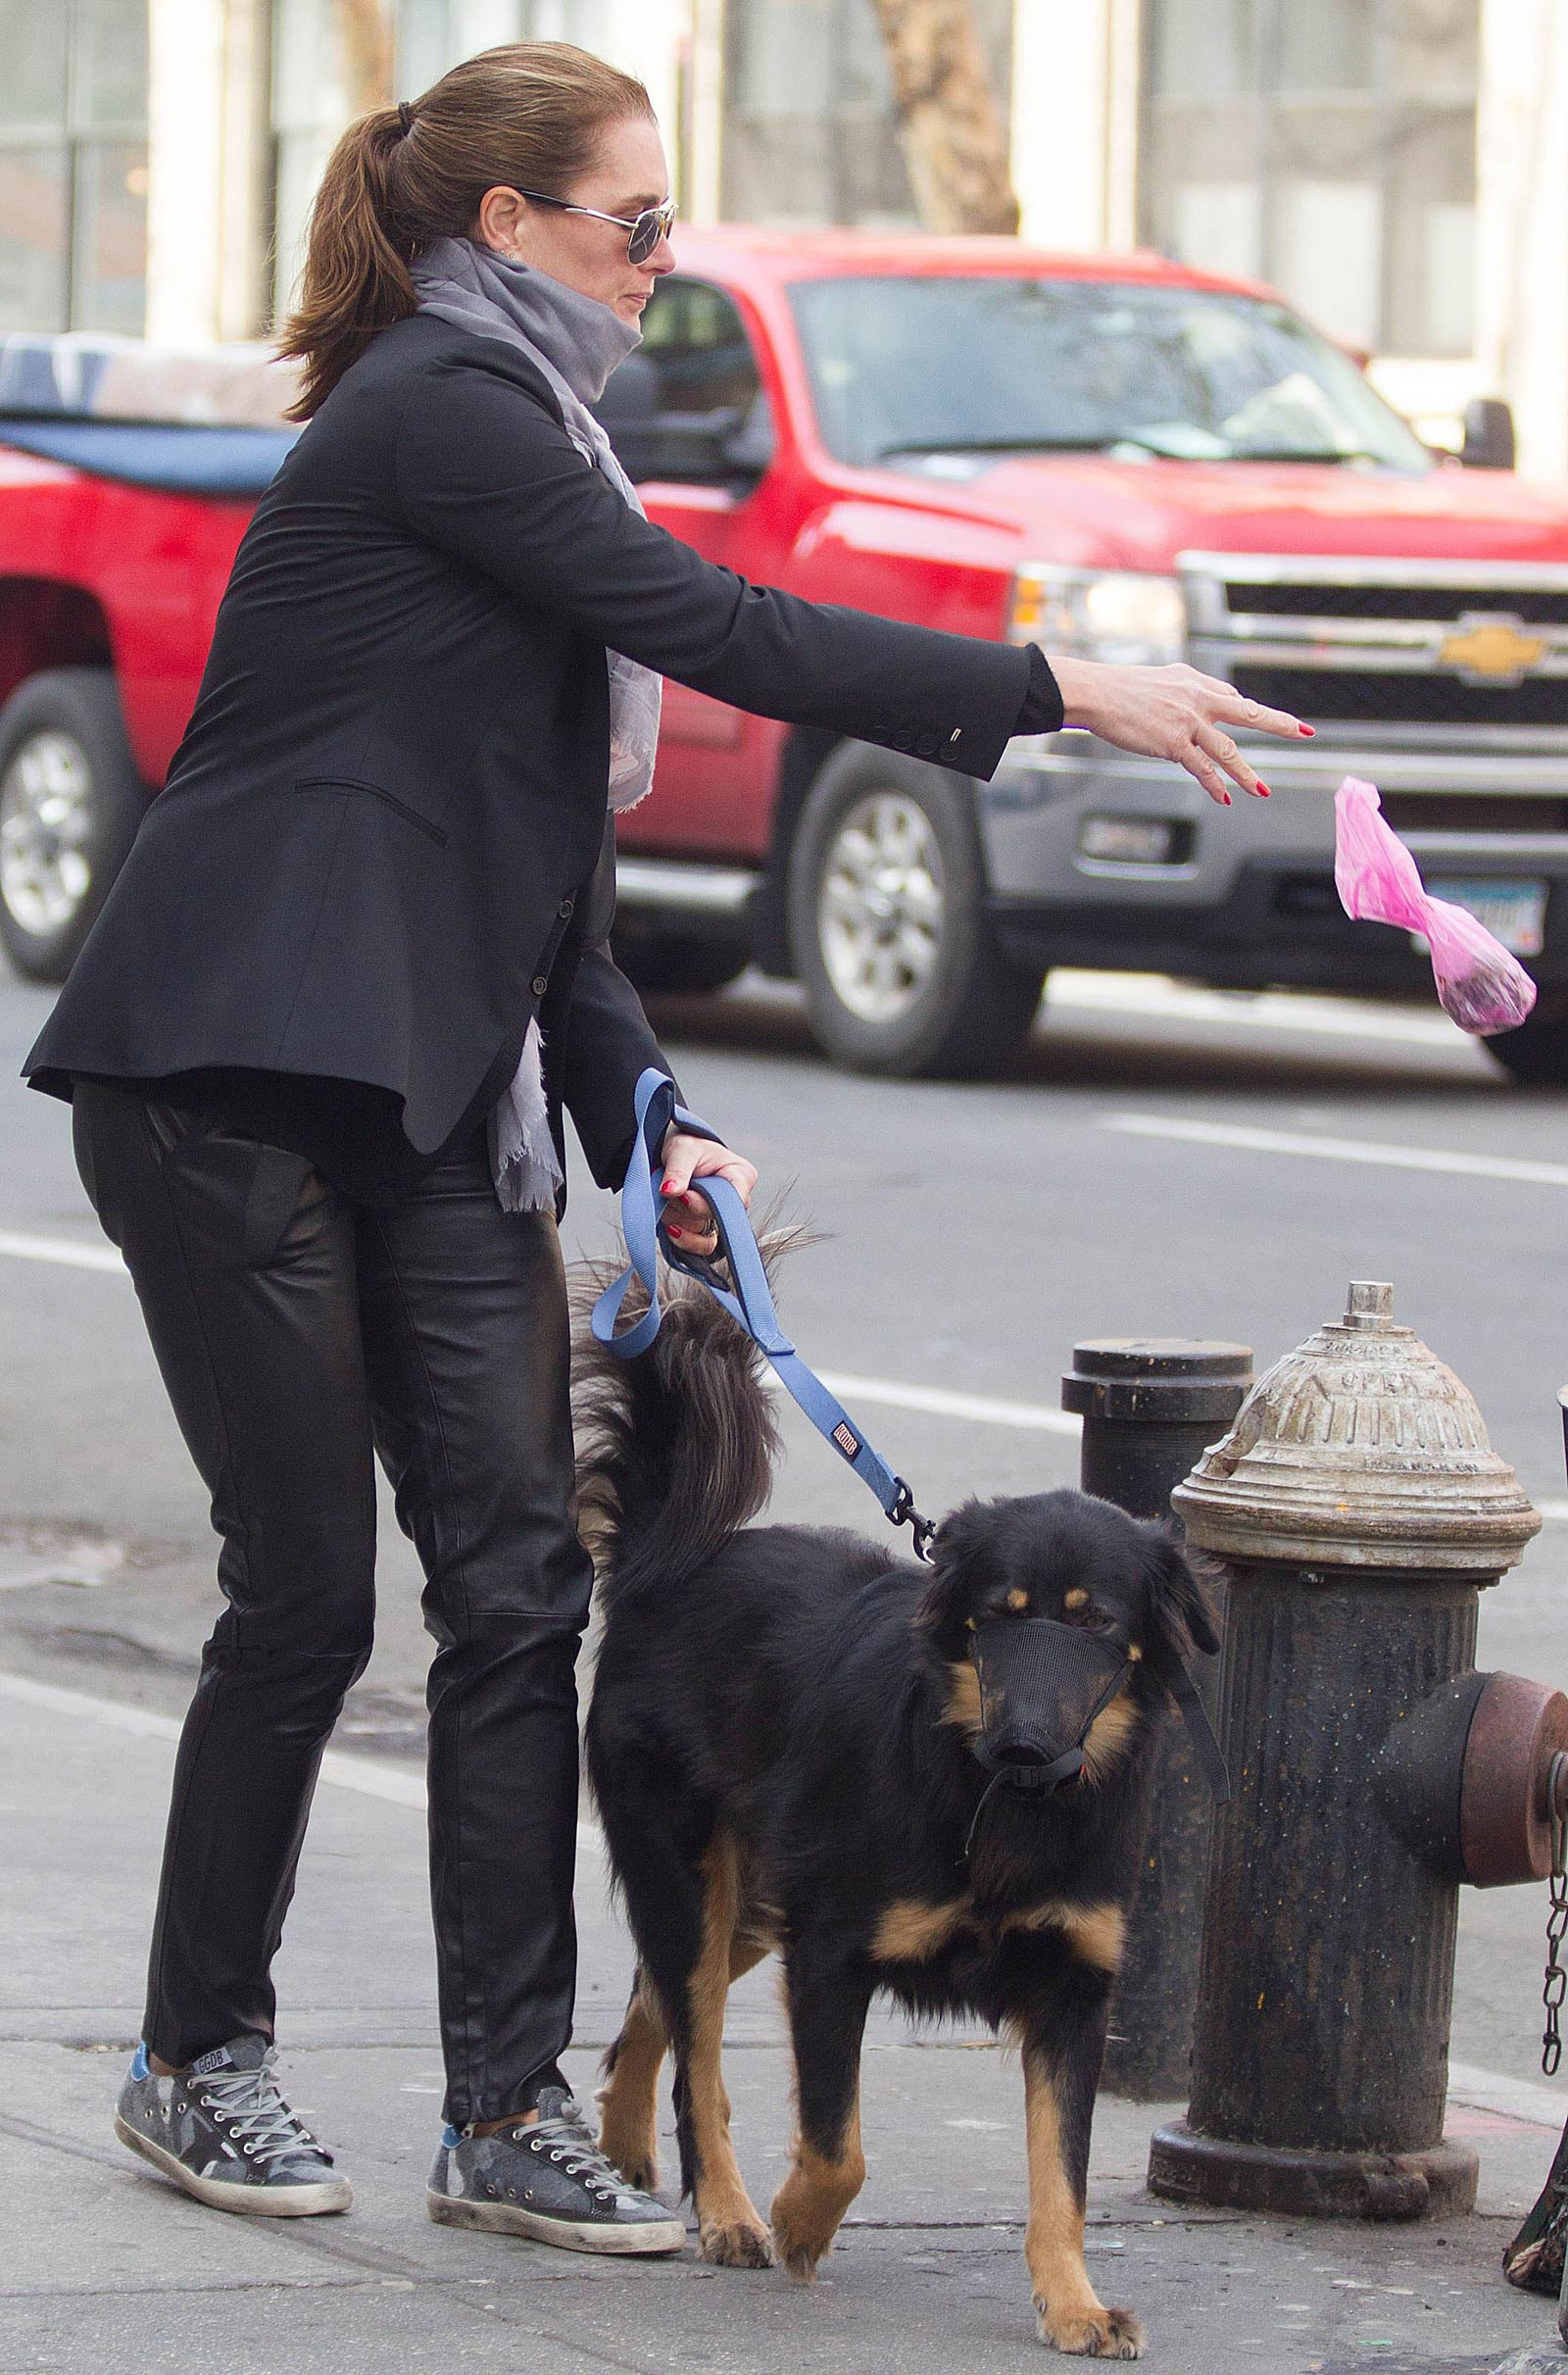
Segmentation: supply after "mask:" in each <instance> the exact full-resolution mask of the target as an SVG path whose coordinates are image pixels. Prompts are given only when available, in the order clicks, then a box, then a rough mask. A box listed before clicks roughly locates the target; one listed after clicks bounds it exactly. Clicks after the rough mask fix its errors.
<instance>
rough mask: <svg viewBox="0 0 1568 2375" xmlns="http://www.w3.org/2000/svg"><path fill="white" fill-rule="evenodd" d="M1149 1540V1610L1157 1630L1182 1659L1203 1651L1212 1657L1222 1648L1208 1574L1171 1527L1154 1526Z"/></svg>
mask: <svg viewBox="0 0 1568 2375" xmlns="http://www.w3.org/2000/svg"><path fill="white" fill-rule="evenodd" d="M1146 1539H1147V1541H1148V1544H1149V1606H1150V1612H1151V1614H1152V1617H1153V1620H1154V1623H1155V1626H1156V1628H1157V1629H1158V1631H1159V1632H1160V1634H1161V1635H1162V1636H1163V1638H1164V1639H1165V1641H1166V1642H1167V1643H1168V1644H1169V1645H1170V1647H1171V1648H1172V1649H1173V1650H1174V1651H1175V1652H1176V1655H1177V1656H1178V1657H1179V1658H1184V1657H1185V1656H1186V1655H1187V1652H1188V1651H1189V1650H1190V1649H1200V1650H1203V1651H1205V1652H1206V1653H1207V1654H1208V1655H1209V1656H1210V1657H1212V1656H1213V1654H1214V1652H1215V1651H1216V1650H1217V1649H1218V1648H1219V1635H1218V1633H1217V1632H1216V1631H1215V1629H1214V1614H1213V1608H1212V1605H1211V1602H1210V1600H1209V1596H1208V1592H1207V1590H1206V1589H1205V1584H1206V1572H1205V1570H1204V1569H1203V1567H1202V1566H1201V1562H1200V1561H1199V1560H1198V1559H1196V1558H1195V1557H1194V1555H1193V1553H1192V1552H1191V1551H1189V1550H1187V1549H1186V1547H1185V1546H1184V1545H1183V1543H1182V1542H1181V1541H1180V1540H1179V1538H1178V1537H1177V1536H1176V1535H1175V1534H1174V1533H1173V1532H1172V1531H1171V1529H1170V1528H1169V1527H1168V1526H1163V1525H1152V1526H1150V1527H1149V1529H1148V1532H1147V1536H1146Z"/></svg>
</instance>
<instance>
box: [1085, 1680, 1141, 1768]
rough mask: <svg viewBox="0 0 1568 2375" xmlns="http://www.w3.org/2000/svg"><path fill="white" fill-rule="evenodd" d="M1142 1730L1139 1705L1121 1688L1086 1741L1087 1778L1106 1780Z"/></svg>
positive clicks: (1097, 1720) (1092, 1725)
mask: <svg viewBox="0 0 1568 2375" xmlns="http://www.w3.org/2000/svg"><path fill="white" fill-rule="evenodd" d="M1137 1730H1138V1708H1137V1706H1136V1705H1135V1703H1134V1702H1133V1701H1132V1700H1131V1699H1129V1698H1128V1697H1127V1694H1126V1693H1125V1692H1124V1691H1123V1692H1119V1693H1118V1694H1117V1696H1116V1697H1115V1698H1114V1699H1113V1700H1112V1701H1111V1703H1110V1705H1109V1707H1106V1708H1104V1709H1103V1712H1102V1713H1101V1714H1099V1715H1097V1716H1096V1717H1095V1720H1094V1722H1093V1723H1092V1724H1091V1725H1090V1727H1089V1737H1088V1739H1087V1740H1086V1741H1085V1742H1084V1779H1085V1780H1086V1781H1104V1780H1106V1779H1107V1778H1108V1777H1109V1775H1110V1774H1111V1773H1113V1772H1114V1771H1115V1769H1116V1766H1117V1765H1118V1763H1119V1762H1120V1761H1121V1758H1122V1757H1123V1756H1124V1755H1125V1753H1126V1751H1127V1749H1128V1748H1129V1747H1130V1745H1131V1743H1132V1740H1133V1737H1134V1735H1135V1734H1136V1732H1137Z"/></svg>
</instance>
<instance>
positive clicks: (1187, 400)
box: [790, 274, 1432, 471]
mask: <svg viewBox="0 0 1568 2375" xmlns="http://www.w3.org/2000/svg"><path fill="white" fill-rule="evenodd" d="M790 300H791V303H792V306H793V308H794V313H795V319H796V322H797V325H798V327H799V330H800V335H801V343H802V346H803V347H804V349H805V353H806V363H807V369H808V371H809V374H810V380H811V388H812V393H813V395H814V398H815V402H816V412H817V419H818V422H819V424H820V426H821V431H822V435H823V438H824V439H825V441H826V443H827V446H828V449H829V451H830V452H832V453H833V454H836V455H837V457H838V458H839V460H840V461H841V462H848V463H851V464H855V465H857V466H858V467H860V468H865V467H866V466H868V465H870V464H873V463H878V462H893V463H908V464H909V465H911V466H915V467H919V466H924V467H926V468H929V467H931V465H932V464H933V463H937V464H939V465H940V462H941V459H942V457H944V456H949V455H954V456H958V455H969V456H973V457H979V456H981V455H985V454H994V455H1001V454H1020V453H1106V454H1113V455H1120V456H1125V457H1126V458H1127V459H1129V460H1133V459H1138V458H1147V457H1148V456H1150V455H1155V454H1157V455H1161V456H1168V457H1170V458H1172V459H1174V460H1178V461H1183V462H1248V461H1250V462H1317V463H1351V462H1358V463H1374V464H1377V465H1379V466H1381V467H1382V468H1383V469H1385V470H1406V471H1420V470H1429V469H1430V468H1431V467H1432V457H1431V456H1430V454H1429V453H1428V452H1427V449H1426V448H1425V446H1423V445H1422V444H1421V443H1420V442H1419V440H1418V439H1417V438H1416V437H1415V435H1414V433H1413V432H1412V431H1411V430H1410V429H1408V428H1407V427H1406V426H1405V424H1404V422H1403V421H1401V420H1400V419H1399V417H1398V415H1397V413H1394V412H1392V411H1391V410H1390V408H1389V407H1388V405H1386V404H1385V403H1384V402H1383V399H1382V398H1381V397H1380V396H1379V395H1378V394H1377V393H1376V391H1375V390H1374V389H1373V388H1372V387H1371V386H1370V385H1369V384H1368V382H1367V381H1366V380H1365V379H1364V378H1363V376H1362V374H1361V372H1360V371H1358V370H1357V369H1356V367H1355V365H1354V364H1353V363H1352V362H1351V361H1350V359H1349V357H1348V355H1344V354H1342V353H1341V352H1340V350H1339V348H1338V347H1336V346H1333V345H1331V344H1330V343H1329V341H1328V340H1327V339H1326V338H1323V337H1321V336H1319V334H1318V333H1317V332H1316V331H1315V330H1313V329H1310V328H1308V326H1307V324H1306V323H1305V322H1301V321H1299V319H1298V318H1297V316H1296V315H1295V314H1293V313H1291V312H1290V311H1289V310H1288V308H1287V307H1285V306H1283V305H1279V304H1276V303H1271V302H1269V301H1267V300H1264V299H1259V298H1256V297H1243V296H1233V295H1230V294H1228V293H1226V292H1225V291H1223V290H1212V289H1190V288H1171V287H1160V286H1156V285H1152V284H1149V283H1139V282H1126V281H1111V280H1072V279H1055V280H1052V279H1018V280H1013V279H1003V278H1000V277H999V278H995V279H993V278H990V277H985V278H981V277H978V276H976V277H974V278H968V279H966V278H961V277H958V276H956V275H953V276H937V275H934V274H933V275H931V276H929V277H926V276H921V277H912V276H911V277H909V278H904V279H901V278H897V277H893V276H886V277H884V276H882V275H878V276H876V277H874V278H872V277H856V278H845V279H837V278H834V279H822V280H803V281H797V282H796V283H795V284H794V285H793V286H792V288H791V290H790Z"/></svg>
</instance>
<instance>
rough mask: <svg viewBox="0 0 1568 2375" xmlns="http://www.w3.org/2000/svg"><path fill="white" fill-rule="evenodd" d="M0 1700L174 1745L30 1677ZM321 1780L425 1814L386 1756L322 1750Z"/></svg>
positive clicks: (600, 1841)
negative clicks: (324, 1753)
mask: <svg viewBox="0 0 1568 2375" xmlns="http://www.w3.org/2000/svg"><path fill="white" fill-rule="evenodd" d="M0 1699H12V1700H15V1701H17V1702H18V1703H19V1704H20V1705H21V1706H23V1707H47V1708H48V1710H49V1712H50V1713H51V1714H54V1715H67V1716H71V1717H73V1719H74V1720H75V1721H76V1722H78V1723H97V1724H102V1725H104V1726H106V1727H107V1728H108V1729H109V1730H110V1731H115V1732H132V1733H135V1734H136V1735H137V1736H138V1737H139V1738H140V1739H143V1740H167V1741H171V1742H172V1741H177V1740H178V1738H179V1735H180V1730H181V1726H180V1725H179V1724H178V1723H176V1722H175V1720H174V1718H173V1717H172V1715H159V1714H156V1713H155V1712H154V1711H153V1709H152V1708H151V1707H127V1706H126V1705H125V1704H124V1703H123V1701H122V1700H119V1699H95V1698H93V1697H91V1696H90V1695H89V1694H88V1693H87V1692H86V1691H63V1690H61V1689H59V1688H58V1686H57V1685H56V1684H54V1683H52V1682H35V1681H34V1680H33V1678H32V1676H31V1675H30V1674H6V1673H0ZM321 1779H322V1781H323V1782H325V1783H327V1784H328V1786H329V1787H330V1788H332V1789H337V1790H353V1791H354V1792H356V1794H357V1795H358V1796H359V1797H361V1798H380V1799H383V1800H384V1801H386V1803H387V1804H389V1805H391V1806H414V1807H417V1810H418V1811H419V1812H420V1813H421V1814H422V1813H423V1812H424V1810H425V1803H426V1802H425V1793H424V1783H423V1780H422V1779H421V1778H420V1776H419V1775H418V1774H417V1773H411V1772H410V1771H409V1770H408V1769H407V1767H406V1766H404V1765H400V1764H394V1763H393V1761H392V1760H391V1758H390V1757H346V1756H343V1755H341V1754H340V1753H339V1752H338V1751H337V1750H335V1749H328V1750H327V1752H326V1755H325V1756H324V1757H322V1758H321ZM604 1844H605V1843H604V1834H603V1832H602V1831H601V1830H600V1828H599V1825H598V1824H597V1823H595V1822H579V1823H578V1825H577V1845H578V1846H579V1847H582V1848H587V1849H588V1851H589V1853H590V1854H592V1855H600V1854H602V1853H603V1851H604Z"/></svg>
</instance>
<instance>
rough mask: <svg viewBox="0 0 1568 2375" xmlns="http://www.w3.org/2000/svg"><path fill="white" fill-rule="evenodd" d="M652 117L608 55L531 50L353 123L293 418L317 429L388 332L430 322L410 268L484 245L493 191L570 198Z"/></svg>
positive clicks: (299, 323)
mask: <svg viewBox="0 0 1568 2375" xmlns="http://www.w3.org/2000/svg"><path fill="white" fill-rule="evenodd" d="M653 112H654V111H653V107H652V104H651V102H650V100H649V97H648V93H647V91H646V90H645V89H644V87H643V85H642V84H641V83H640V82H638V81H636V80H635V79H634V78H633V77H632V76H631V75H630V74H621V73H620V72H619V70H618V69H617V68H615V67H613V66H607V65H606V64H605V62H604V60H603V59H602V58H593V57H590V56H589V55H588V53H587V51H586V50H580V49H575V48H573V47H572V46H571V45H570V44H569V43H568V42H564V41H520V42H515V43H513V44H510V45H509V46H508V47H507V48H505V49H493V50H486V51H485V52H484V53H483V54H482V56H480V57H477V58H469V59H467V60H466V61H465V63H464V64H463V65H461V66H455V67H454V68H453V69H452V71H451V73H450V74H443V75H442V77H441V79H440V81H439V82H436V83H433V84H432V85H431V87H430V89H429V90H427V91H426V92H425V94H424V96H423V98H422V99H416V100H414V101H413V102H412V103H411V102H409V101H403V102H401V103H400V104H399V105H398V106H396V107H380V108H376V109H374V110H373V111H372V112H371V114H369V115H368V116H362V117H360V119H359V121H358V122H357V123H355V124H350V125H349V128H348V130H347V131H346V132H345V133H344V134H343V137H342V138H341V140H339V142H338V144H337V146H336V148H334V150H333V151H332V154H331V157H330V158H329V160H328V162H327V168H326V172H325V173H324V174H323V175H322V178H321V186H320V188H319V191H318V192H317V197H316V205H315V207H314V209H313V211H312V215H311V228H310V236H309V240H308V242H307V246H306V252H305V272H304V276H303V280H302V283H301V289H300V301H299V305H298V308H297V310H296V311H295V313H294V314H293V315H292V316H291V317H290V320H289V322H288V324H287V327H286V328H285V330H284V332H283V336H282V338H281V339H280V341H279V352H280V353H281V354H283V355H285V356H287V357H289V358H290V359H291V360H293V361H296V362H299V363H301V364H302V365H303V366H304V369H303V371H302V373H301V378H302V386H301V391H300V396H299V400H298V402H297V403H296V404H294V405H292V406H291V407H290V409H289V419H290V420H291V421H309V420H310V418H311V416H312V415H313V414H314V413H317V412H319V410H320V408H321V406H322V405H323V404H324V403H325V401H326V399H327V397H328V396H329V395H330V394H331V392H332V390H333V388H334V387H335V386H336V385H337V383H338V381H339V380H340V379H341V378H342V376H343V374H344V372H345V371H347V370H348V369H349V366H350V365H351V364H352V363H355V362H357V361H358V359H359V357H360V356H361V355H362V354H363V353H364V352H365V349H366V348H367V347H368V345H369V343H370V341H371V339H372V338H373V337H374V336H375V335H376V333H377V331H379V330H384V329H386V328H387V327H388V326H389V325H390V324H391V323H392V322H401V321H402V320H403V319H404V318H405V316H407V315H409V314H413V313H416V312H417V310H418V298H417V295H416V293H415V287H414V280H413V276H412V274H411V272H410V270H409V268H410V266H411V264H412V263H413V261H414V259H415V257H416V256H417V255H418V254H419V252H420V251H421V249H423V248H425V247H427V246H428V245H429V243H430V241H431V240H433V239H440V238H462V237H465V236H466V235H469V234H471V232H472V230H473V228H474V225H475V223H476V220H477V217H478V212H479V201H480V199H481V198H482V197H483V196H484V193H485V191H486V190H488V189H494V188H497V187H502V188H510V189H530V190H542V191H544V192H545V193H546V194H547V195H549V196H552V197H559V196H563V195H564V192H565V185H566V184H567V183H568V182H570V181H571V180H572V179H573V178H574V177H575V176H577V175H578V174H580V173H583V172H584V171H586V169H587V168H588V167H589V166H590V165H591V164H592V162H593V158H594V153H595V150H596V149H597V146H598V142H599V136H600V133H601V132H602V131H603V130H604V128H605V126H606V125H607V124H612V123H614V122H616V121H618V120H619V119H620V118H622V117H625V116H636V115H640V116H648V117H651V116H652V115H653Z"/></svg>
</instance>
